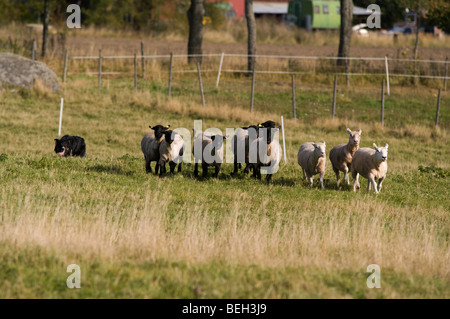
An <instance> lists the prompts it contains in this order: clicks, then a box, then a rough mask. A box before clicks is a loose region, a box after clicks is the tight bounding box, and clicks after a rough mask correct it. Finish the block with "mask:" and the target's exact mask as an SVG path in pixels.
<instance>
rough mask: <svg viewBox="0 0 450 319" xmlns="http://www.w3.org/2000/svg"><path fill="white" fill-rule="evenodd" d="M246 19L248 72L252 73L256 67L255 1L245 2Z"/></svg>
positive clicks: (246, 0)
mask: <svg viewBox="0 0 450 319" xmlns="http://www.w3.org/2000/svg"><path fill="white" fill-rule="evenodd" d="M245 18H246V20H247V31H248V44H247V54H248V62H247V67H248V71H249V72H250V71H252V70H253V68H254V67H255V61H256V58H255V54H256V22H255V14H254V13H253V0H245Z"/></svg>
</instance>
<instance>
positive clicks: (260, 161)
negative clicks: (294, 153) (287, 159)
mask: <svg viewBox="0 0 450 319" xmlns="http://www.w3.org/2000/svg"><path fill="white" fill-rule="evenodd" d="M278 130H279V128H275V129H273V128H260V129H259V134H260V137H258V138H257V139H256V140H254V141H253V142H251V144H250V163H253V164H252V166H253V177H255V178H258V179H261V168H265V169H266V181H267V182H270V181H271V179H272V175H273V174H274V173H275V172H277V170H278V167H279V164H280V160H281V155H282V150H281V146H280V143H278V141H276V140H274V139H273V137H274V135H275V133H276V132H277V131H278ZM261 148H264V149H261Z"/></svg>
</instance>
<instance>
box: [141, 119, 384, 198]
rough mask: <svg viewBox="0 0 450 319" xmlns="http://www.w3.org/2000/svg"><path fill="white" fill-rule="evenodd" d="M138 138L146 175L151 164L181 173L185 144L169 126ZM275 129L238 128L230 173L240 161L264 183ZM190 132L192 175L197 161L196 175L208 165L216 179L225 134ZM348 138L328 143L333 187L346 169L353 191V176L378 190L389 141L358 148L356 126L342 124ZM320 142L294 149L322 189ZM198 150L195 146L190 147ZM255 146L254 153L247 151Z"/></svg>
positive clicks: (275, 155) (271, 169) (275, 153)
mask: <svg viewBox="0 0 450 319" xmlns="http://www.w3.org/2000/svg"><path fill="white" fill-rule="evenodd" d="M150 128H151V131H150V132H149V133H147V134H146V135H145V136H144V137H143V138H142V141H141V149H142V152H143V153H144V157H145V168H146V171H147V173H150V172H151V171H152V169H151V166H150V164H151V162H153V161H154V162H156V166H155V174H158V171H159V174H160V175H162V174H164V173H166V164H169V166H170V173H174V172H175V168H176V166H177V165H178V172H180V171H181V165H182V158H183V155H184V150H185V145H184V140H183V138H182V137H181V136H180V135H179V134H177V133H176V132H175V131H172V130H170V129H169V128H170V125H168V126H163V125H156V126H153V127H151V126H150ZM278 130H279V127H277V125H276V123H275V122H273V121H266V122H264V123H260V124H257V125H251V126H248V127H241V128H239V129H238V130H237V131H236V132H235V134H234V135H233V136H232V137H231V149H232V152H233V156H234V171H233V172H232V173H231V175H235V174H236V173H237V172H238V170H239V168H241V165H242V164H246V167H245V169H244V173H246V174H247V173H248V172H249V171H250V169H252V171H253V177H255V178H257V179H261V168H263V169H265V171H266V180H267V182H270V180H271V178H272V175H273V174H274V173H275V172H276V171H277V169H278V166H279V163H280V160H281V155H282V149H281V146H280V144H279V143H278V141H277V140H276V139H274V135H275V133H276V132H277V131H278ZM193 131H194V147H193V149H192V153H193V155H194V159H195V168H194V175H195V176H198V165H199V163H201V165H202V176H203V177H206V176H207V173H208V167H210V166H213V167H214V169H215V170H214V174H213V177H215V178H217V177H218V175H219V172H220V168H221V165H222V162H223V139H226V138H227V137H226V136H222V135H214V134H206V133H204V132H197V131H195V130H193ZM347 132H348V134H349V139H348V142H347V143H344V144H339V145H336V146H334V147H333V148H332V149H331V151H330V156H329V158H330V161H331V165H332V167H333V171H334V172H335V174H336V179H337V186H338V187H339V184H340V172H343V173H344V181H345V182H346V183H347V184H348V185H349V184H350V181H349V172H351V174H352V177H353V191H356V188H360V185H359V175H361V176H363V177H365V178H366V179H368V185H367V190H368V191H369V190H370V188H371V186H373V188H374V191H375V193H379V192H380V190H381V187H382V183H383V181H384V179H385V178H386V173H387V151H388V147H389V145H388V144H386V145H385V146H384V147H377V146H376V145H375V143H374V144H373V149H372V148H360V147H359V144H360V139H361V130H358V131H351V130H350V129H349V128H347ZM325 146H326V145H325V142H322V143H312V142H307V143H303V144H302V145H301V146H300V149H299V151H298V155H297V159H298V164H299V165H300V167H301V168H302V171H303V177H304V179H306V180H307V181H309V184H310V187H312V186H313V177H314V175H316V174H320V186H321V188H322V189H324V185H323V177H324V175H325V164H326V156H325ZM196 148H198V149H196ZM251 150H256V152H251Z"/></svg>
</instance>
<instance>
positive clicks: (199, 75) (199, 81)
mask: <svg viewBox="0 0 450 319" xmlns="http://www.w3.org/2000/svg"><path fill="white" fill-rule="evenodd" d="M197 72H198V83H199V84H200V94H201V96H202V105H203V107H205V95H204V94H203V83H202V74H201V72H200V64H199V63H198V61H197Z"/></svg>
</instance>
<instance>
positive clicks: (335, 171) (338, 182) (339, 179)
mask: <svg viewBox="0 0 450 319" xmlns="http://www.w3.org/2000/svg"><path fill="white" fill-rule="evenodd" d="M333 171H334V173H335V174H336V184H337V188H339V184H340V182H341V176H340V174H339V170H338V169H337V168H336V167H334V166H333Z"/></svg>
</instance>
